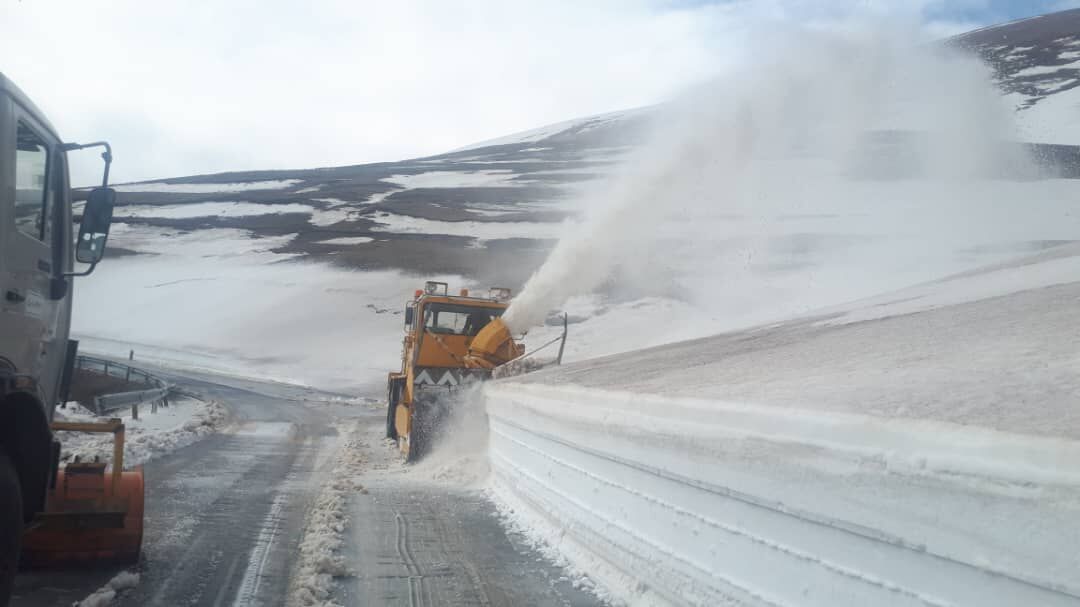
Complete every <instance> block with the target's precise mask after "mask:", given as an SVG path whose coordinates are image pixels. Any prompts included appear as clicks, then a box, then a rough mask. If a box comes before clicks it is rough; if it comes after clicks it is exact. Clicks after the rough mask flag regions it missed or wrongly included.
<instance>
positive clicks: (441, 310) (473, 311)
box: [424, 303, 503, 336]
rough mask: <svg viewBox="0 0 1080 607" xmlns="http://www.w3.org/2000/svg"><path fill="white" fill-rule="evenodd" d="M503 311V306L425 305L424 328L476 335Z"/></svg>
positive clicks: (441, 331)
mask: <svg viewBox="0 0 1080 607" xmlns="http://www.w3.org/2000/svg"><path fill="white" fill-rule="evenodd" d="M502 313H503V310H502V308H482V307H477V306H462V305H455V304H442V303H433V304H428V305H427V306H425V307H424V329H425V330H428V331H431V332H432V333H443V334H451V335H470V336H471V335H476V334H477V333H479V332H480V329H483V328H484V327H485V326H487V324H488V323H489V322H491V320H492V319H493V318H496V317H499V316H502Z"/></svg>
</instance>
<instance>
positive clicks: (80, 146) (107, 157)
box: [60, 141, 112, 188]
mask: <svg viewBox="0 0 1080 607" xmlns="http://www.w3.org/2000/svg"><path fill="white" fill-rule="evenodd" d="M101 147H103V148H105V151H104V152H102V153H101V159H102V160H104V161H105V175H104V176H103V177H102V179H101V187H103V188H107V187H109V167H110V166H111V165H112V146H111V145H109V142H108V141H94V142H92V143H62V144H60V149H61V150H63V151H65V152H71V151H74V150H85V149H87V148H101Z"/></svg>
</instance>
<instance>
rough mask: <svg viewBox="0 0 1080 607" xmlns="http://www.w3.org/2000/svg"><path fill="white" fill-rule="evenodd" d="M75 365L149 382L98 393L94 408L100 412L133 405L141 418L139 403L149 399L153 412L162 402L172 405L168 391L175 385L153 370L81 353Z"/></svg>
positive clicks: (122, 377)
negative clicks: (140, 386) (100, 394)
mask: <svg viewBox="0 0 1080 607" xmlns="http://www.w3.org/2000/svg"><path fill="white" fill-rule="evenodd" d="M75 368H76V369H81V370H84V371H90V372H92V373H100V374H101V375H107V376H110V377H116V378H118V379H123V380H124V381H127V382H136V383H143V384H146V385H147V386H151V387H148V388H147V389H145V390H132V391H129V392H117V393H115V394H104V395H102V396H95V397H94V409H95V411H94V412H95V413H97V414H98V415H103V414H105V413H107V412H109V411H114V410H116V409H123V408H125V407H132V413H133V415H134V416H135V418H136V419H138V406H139V405H141V404H144V403H150V406H151V411H152V412H154V411H157V408H158V406H159V405H160V406H166V407H167V406H168V405H169V394H170V393H171V392H172V391H173V390H174V386H173V385H172V384H170V383H169V382H167V381H165V380H164V379H161V378H160V377H158V376H156V375H154V374H152V373H147V372H146V371H143V370H142V369H139V368H136V367H132V366H131V365H128V364H125V363H121V362H117V361H115V360H108V359H104V358H96V357H93V356H83V355H80V356H78V357H76V359H75Z"/></svg>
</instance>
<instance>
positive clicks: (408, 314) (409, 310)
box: [405, 303, 416, 329]
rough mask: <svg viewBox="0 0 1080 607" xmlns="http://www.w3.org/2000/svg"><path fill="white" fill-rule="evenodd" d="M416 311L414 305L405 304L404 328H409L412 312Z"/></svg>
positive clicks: (411, 321)
mask: <svg viewBox="0 0 1080 607" xmlns="http://www.w3.org/2000/svg"><path fill="white" fill-rule="evenodd" d="M414 312H416V306H414V305H413V304H411V303H409V304H406V305H405V328H406V329H407V328H409V327H411V326H412V323H413V313H414Z"/></svg>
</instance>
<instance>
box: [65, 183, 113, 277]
mask: <svg viewBox="0 0 1080 607" xmlns="http://www.w3.org/2000/svg"><path fill="white" fill-rule="evenodd" d="M115 204H116V190H114V189H112V188H94V189H93V190H90V195H89V196H88V197H87V198H86V206H85V207H84V208H83V215H82V222H80V223H79V240H78V241H77V242H76V243H75V259H76V260H77V261H78V262H79V263H88V264H91V265H93V264H96V263H97V262H99V261H101V257H102V256H103V255H105V241H107V240H108V239H109V226H110V225H112V215H113V206H114V205H115Z"/></svg>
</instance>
